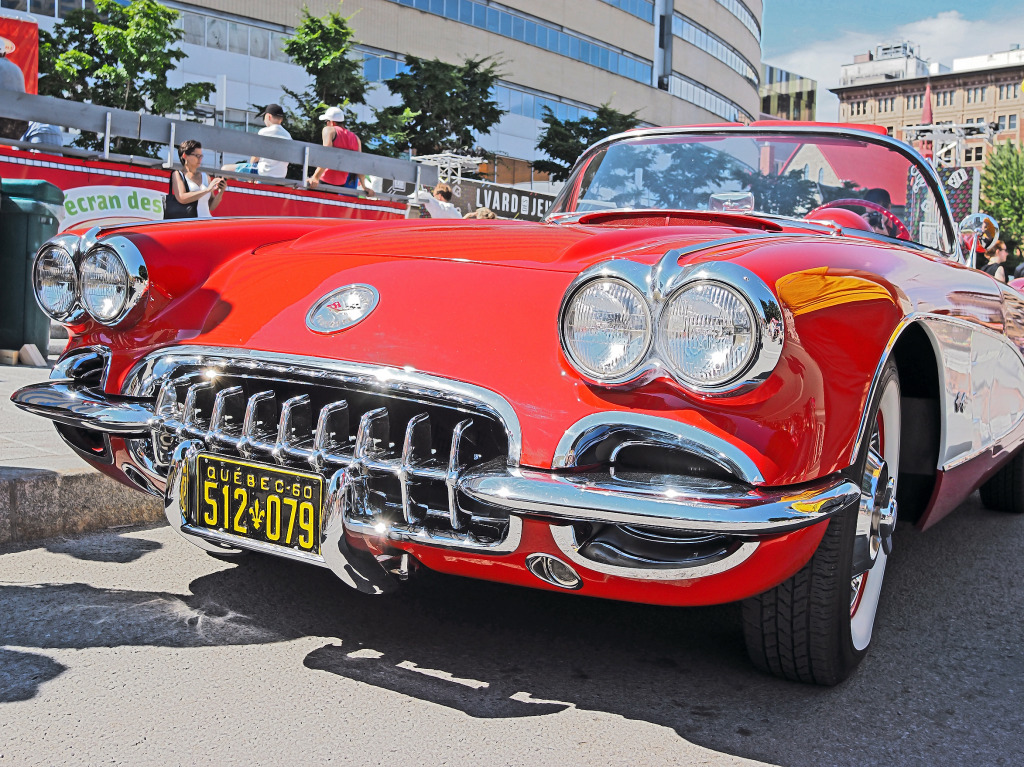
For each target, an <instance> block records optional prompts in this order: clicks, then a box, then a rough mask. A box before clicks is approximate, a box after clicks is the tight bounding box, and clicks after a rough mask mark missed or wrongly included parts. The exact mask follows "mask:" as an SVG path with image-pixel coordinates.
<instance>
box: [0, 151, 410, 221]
mask: <svg viewBox="0 0 1024 767" xmlns="http://www.w3.org/2000/svg"><path fill="white" fill-rule="evenodd" d="M0 178H3V179H14V178H25V179H40V180H43V181H49V182H50V183H51V184H54V185H56V186H58V187H60V188H61V189H62V190H63V191H64V210H63V218H62V220H61V225H60V229H61V231H63V230H65V229H70V228H72V227H79V226H100V225H106V226H109V225H113V224H122V223H136V222H139V221H155V220H158V219H162V218H163V208H164V196H165V195H166V194H167V191H168V185H169V180H170V172H169V171H167V170H164V169H159V168H156V169H154V168H144V167H139V166H135V165H121V164H118V163H113V162H104V161H102V160H80V159H77V158H72V157H62V156H60V155H51V154H42V153H39V152H27V151H24V150H20V149H14V148H12V147H0ZM228 184H229V185H228V189H227V191H226V192H225V193H224V195H225V196H224V199H223V201H222V202H221V204H220V205H219V206H218V207H217V210H216V211H215V213H214V215H215V216H217V217H221V216H314V217H318V218H369V219H393V218H404V217H405V210H406V206H405V205H404V204H403V203H400V202H390V201H386V200H372V199H360V198H358V197H344V196H341V195H336V194H331V193H330V192H314V191H308V190H302V189H290V188H288V187H283V186H274V185H271V184H260V183H259V182H255V181H253V182H248V181H229V182H228Z"/></svg>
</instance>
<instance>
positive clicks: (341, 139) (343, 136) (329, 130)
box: [307, 107, 363, 189]
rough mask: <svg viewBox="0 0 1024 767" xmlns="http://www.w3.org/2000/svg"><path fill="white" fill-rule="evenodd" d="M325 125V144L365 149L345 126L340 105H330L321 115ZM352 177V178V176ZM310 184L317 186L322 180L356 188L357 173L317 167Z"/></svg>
mask: <svg viewBox="0 0 1024 767" xmlns="http://www.w3.org/2000/svg"><path fill="white" fill-rule="evenodd" d="M320 119H321V120H323V121H324V122H325V123H327V124H326V125H324V130H323V139H324V146H333V147H334V148H335V149H348V150H349V151H351V152H361V151H363V145H362V144H361V143H360V141H359V137H358V136H356V134H354V133H353V132H352V131H350V130H349V129H348V128H346V127H345V112H344V111H342V110H341V109H339V108H338V107H328V108H327V111H326V112H324V113H323V114H322V115H320ZM350 177H351V178H350ZM307 180H308V182H309V185H310V186H314V187H315V186H317V185H318V184H319V183H320V182H321V181H323V182H324V183H326V184H333V185H334V186H348V187H351V188H353V189H355V188H356V184H355V183H354V181H355V174H351V173H345V172H343V171H340V170H328V169H327V168H317V169H316V170H315V171H313V175H312V176H310V177H309V179H307Z"/></svg>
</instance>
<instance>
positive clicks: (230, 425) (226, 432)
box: [210, 386, 245, 439]
mask: <svg viewBox="0 0 1024 767" xmlns="http://www.w3.org/2000/svg"><path fill="white" fill-rule="evenodd" d="M244 418H245V393H244V392H243V391H242V387H241V386H230V387H228V388H227V389H221V390H220V391H219V392H217V396H216V397H215V398H214V400H213V415H212V416H210V431H212V432H213V437H214V438H221V439H223V438H224V437H227V438H228V439H237V438H238V437H240V436H241V435H242V421H243V419H244Z"/></svg>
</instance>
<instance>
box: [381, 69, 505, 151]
mask: <svg viewBox="0 0 1024 767" xmlns="http://www.w3.org/2000/svg"><path fill="white" fill-rule="evenodd" d="M405 63H406V66H407V71H405V72H402V73H400V74H398V75H396V76H395V77H393V78H392V79H390V80H388V81H387V82H386V83H385V84H386V85H387V87H388V90H389V91H391V93H393V94H394V95H396V96H399V97H400V98H401V99H402V105H401V106H394V107H387V108H385V109H382V110H381V111H380V113H379V115H378V119H384V120H395V119H397V118H398V117H400V116H401V115H402V114H403V113H406V114H410V119H409V122H408V124H407V126H406V127H407V129H408V140H407V144H408V145H409V146H411V147H412V149H413V151H415V152H416V154H438V153H440V152H444V151H453V152H467V151H471V150H472V147H473V145H474V144H475V139H474V135H473V134H474V133H486V132H487V131H489V130H490V129H491V128H492V127H493V126H494V125H495V124H496V123H497V122H498V121H499V120H500V119H501V116H502V114H504V112H502V110H501V109H500V108H499V107H498V104H497V103H496V102H495V101H494V100H493V99H492V98H491V95H490V94H491V91H492V89H493V88H494V85H495V83H496V82H497V80H498V78H499V77H501V72H500V64H499V63H498V62H496V61H494V60H493V59H491V58H490V57H489V56H485V57H481V58H468V59H466V60H465V61H463V62H462V63H461V64H447V63H445V62H443V61H441V60H439V59H433V60H429V61H428V60H427V59H421V58H418V57H416V56H406V57H405Z"/></svg>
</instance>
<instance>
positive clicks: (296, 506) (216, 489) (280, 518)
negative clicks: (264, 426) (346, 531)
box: [195, 453, 324, 554]
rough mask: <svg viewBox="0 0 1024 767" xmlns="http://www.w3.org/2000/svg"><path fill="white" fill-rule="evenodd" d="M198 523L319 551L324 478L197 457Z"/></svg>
mask: <svg viewBox="0 0 1024 767" xmlns="http://www.w3.org/2000/svg"><path fill="white" fill-rule="evenodd" d="M196 474H197V477H196V492H197V495H198V498H197V499H196V505H195V508H196V517H195V521H196V525H197V526H199V527H204V528H207V529H210V530H218V531H220V532H223V533H230V534H231V535H238V536H241V537H243V538H250V539H252V540H254V541H260V542H262V543H269V544H272V545H275V546H285V547H287V548H291V549H297V550H299V551H304V552H309V553H313V554H319V553H320V516H321V511H322V509H323V497H324V479H323V477H321V476H320V475H319V474H314V473H312V472H308V471H296V470H294V469H286V468H281V467H278V466H267V465H265V464H261V463H252V462H251V461H242V460H238V459H236V458H226V457H224V456H219V455H209V454H206V453H200V454H199V455H198V456H196Z"/></svg>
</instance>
